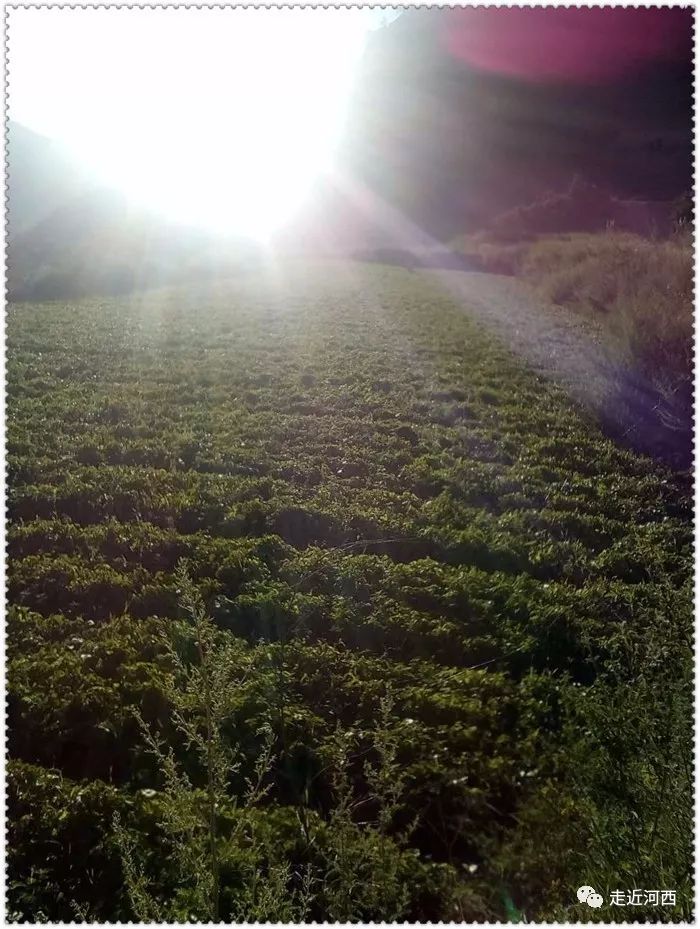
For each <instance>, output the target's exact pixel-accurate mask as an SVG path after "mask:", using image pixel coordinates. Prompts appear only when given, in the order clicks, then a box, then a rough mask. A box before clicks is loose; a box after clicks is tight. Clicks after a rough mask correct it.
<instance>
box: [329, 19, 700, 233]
mask: <svg viewBox="0 0 700 929" xmlns="http://www.w3.org/2000/svg"><path fill="white" fill-rule="evenodd" d="M610 16H613V17H615V20H616V22H615V23H614V24H613V23H611V21H610ZM613 25H614V28H612V27H613ZM580 35H583V36H584V41H583V48H581V42H580V41H579V42H578V45H577V44H576V43H577V36H580ZM575 52H576V53H577V54H578V68H579V72H581V69H582V67H583V66H584V65H585V66H586V67H587V68H588V69H589V70H588V71H583V72H581V73H579V72H572V70H571V69H570V68H569V70H567V66H568V64H569V59H573V57H574V53H575ZM584 52H585V54H582V53H584ZM489 54H490V60H489V57H488V56H489ZM546 67H548V68H549V69H550V71H549V72H547V73H544V74H543V73H538V72H537V68H539V69H540V71H541V70H542V69H544V68H546ZM594 67H597V68H598V71H599V73H598V74H597V75H596V73H594V72H593V68H594ZM556 68H558V69H559V72H560V73H559V74H557V73H554V72H555V70H556ZM528 69H529V71H530V74H529V75H528V74H527V71H528ZM518 72H520V73H518ZM589 72H590V73H589ZM692 73H693V72H692V11H691V10H688V9H679V8H675V9H671V8H667V9H656V10H653V9H649V10H641V9H633V8H630V9H617V10H616V11H610V10H585V9H581V10H576V9H567V10H559V11H555V10H553V9H551V8H548V9H540V10H538V9H516V8H495V7H494V8H476V7H475V8H467V9H443V10H438V9H421V10H409V11H406V12H404V13H403V15H402V16H400V17H399V18H398V19H397V20H395V21H394V22H392V23H390V24H389V25H387V26H385V27H384V28H382V29H378V30H376V31H375V32H374V33H373V34H372V35H371V37H370V41H369V44H368V46H367V49H366V51H365V54H364V57H363V60H362V62H361V65H360V67H359V69H358V75H357V81H356V86H355V91H354V94H353V99H352V102H351V108H350V113H349V116H348V124H347V137H346V143H345V146H344V148H343V153H342V154H343V167H344V171H345V173H346V174H347V175H348V176H351V177H353V178H354V179H355V180H356V181H358V182H360V183H362V184H365V185H367V186H368V187H369V188H370V189H371V190H372V191H374V192H375V193H376V194H378V195H379V196H381V197H382V198H383V199H384V200H385V201H386V202H387V203H388V204H390V205H391V206H392V207H394V208H396V209H397V210H399V211H400V212H401V214H402V215H403V216H405V217H406V218H407V219H408V220H410V221H411V222H413V223H415V224H416V225H418V226H419V227H420V228H422V229H423V230H425V231H426V232H429V233H432V234H433V235H435V236H436V237H440V238H443V239H447V238H450V237H451V236H452V235H454V234H455V233H460V232H467V231H474V230H477V229H480V228H483V227H484V226H486V225H488V224H489V223H490V221H491V220H492V219H493V218H494V217H495V216H497V215H498V214H500V213H503V212H505V211H507V210H510V209H513V208H515V207H517V206H519V205H520V204H524V203H532V202H533V201H535V200H538V199H539V198H541V197H542V196H543V195H544V194H545V193H546V192H547V191H550V190H558V191H564V190H566V188H567V186H568V184H569V183H570V181H571V178H572V177H573V176H574V175H576V174H579V175H582V176H583V177H585V178H586V179H587V180H588V181H590V182H591V183H593V184H595V185H597V186H599V187H601V188H604V189H606V190H608V191H610V192H611V194H612V195H613V196H615V197H617V198H619V199H622V200H648V201H669V200H673V199H675V198H676V197H678V196H679V195H680V194H682V193H683V191H685V190H689V189H691V187H692V153H693V136H692Z"/></svg>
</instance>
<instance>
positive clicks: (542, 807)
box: [7, 265, 692, 921]
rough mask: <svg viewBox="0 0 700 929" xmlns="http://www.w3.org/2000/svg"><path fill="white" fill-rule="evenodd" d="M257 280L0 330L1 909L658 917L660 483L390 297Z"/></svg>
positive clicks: (533, 383)
mask: <svg viewBox="0 0 700 929" xmlns="http://www.w3.org/2000/svg"><path fill="white" fill-rule="evenodd" d="M277 271H278V273H279V274H280V275H283V277H281V278H279V277H278V278H274V277H272V276H261V275H252V276H251V278H250V280H239V281H237V282H236V283H234V284H228V285H226V286H223V285H222V286H221V288H219V287H202V288H199V289H192V290H189V291H188V290H173V291H162V292H159V293H152V294H150V295H149V296H148V297H147V298H146V297H142V296H139V297H134V298H133V299H132V298H130V299H122V300H112V299H106V300H104V301H103V302H99V303H98V302H91V301H85V302H81V303H74V304H60V303H54V304H51V305H42V306H36V305H25V306H22V307H14V308H11V309H10V311H9V316H8V384H9V403H8V415H7V431H8V437H7V441H8V445H7V461H8V469H9V499H8V504H9V511H10V526H9V531H8V552H9V563H8V583H9V592H10V599H11V609H10V611H9V615H8V639H7V640H8V701H9V748H10V756H11V762H10V769H9V770H10V781H9V783H10V804H9V820H10V823H9V828H10V833H9V835H10V840H9V844H8V901H9V908H10V910H11V911H12V912H13V913H14V914H16V915H17V918H23V919H27V920H32V919H39V918H43V917H46V918H47V919H51V920H64V921H67V920H71V919H73V918H75V913H76V909H75V907H76V906H77V907H78V911H79V912H83V913H87V914H88V915H89V917H90V918H91V919H92V918H94V919H98V918H99V919H101V920H106V921H109V920H112V921H114V920H122V921H124V920H128V919H130V918H134V916H135V915H137V914H138V913H141V914H146V913H150V914H151V915H155V914H156V912H159V913H162V914H164V915H168V916H169V917H172V918H176V917H177V918H185V917H187V916H189V915H190V914H193V913H200V914H203V918H209V917H210V916H211V914H212V913H213V899H214V896H215V895H214V894H213V887H214V883H213V877H212V875H213V874H215V873H217V872H218V885H219V894H218V900H219V912H220V915H221V916H222V918H224V917H225V918H226V919H229V920H231V921H236V920H238V921H240V920H241V919H243V918H244V917H245V918H249V919H252V918H256V919H261V920H262V919H268V918H269V919H279V920H282V921H284V920H287V921H294V920H296V919H302V918H303V919H309V920H324V919H329V918H338V919H348V920H349V919H354V918H357V919H360V920H364V921H369V920H381V919H387V920H392V919H395V918H396V919H399V918H400V919H407V920H417V921H420V920H423V921H436V920H441V919H442V920H453V919H456V920H465V921H470V920H492V921H493V920H498V919H504V918H506V917H508V918H510V917H509V914H511V915H512V914H513V913H516V912H517V913H524V914H525V916H526V918H528V919H530V918H535V917H539V918H543V919H553V918H557V916H558V915H560V914H561V912H562V907H570V906H573V900H574V899H575V898H574V896H573V894H574V891H575V888H576V887H577V886H579V883H580V879H581V874H582V873H583V871H582V867H583V865H582V862H583V861H584V859H585V860H586V861H588V862H589V866H587V867H590V868H591V869H595V873H594V874H593V872H592V871H591V874H593V876H595V879H596V880H597V881H599V882H600V884H601V886H603V885H604V886H606V887H607V886H609V887H616V886H623V885H625V882H626V881H628V880H631V879H632V875H633V873H638V874H639V875H640V876H639V877H638V879H637V881H639V880H641V879H642V876H644V875H646V876H647V879H648V880H649V881H650V885H651V886H660V885H661V883H665V884H667V885H668V886H671V887H675V888H677V889H678V891H679V895H681V896H679V901H680V903H679V907H678V908H677V909H676V910H674V911H673V913H672V914H670V915H673V917H674V918H677V916H678V914H679V913H688V912H689V910H690V906H691V900H690V894H689V889H688V885H687V874H688V873H689V867H690V861H691V856H690V849H689V847H688V844H687V842H685V841H684V840H677V841H674V839H673V837H674V836H679V835H680V836H684V835H688V833H687V832H686V824H687V822H688V817H689V815H690V811H691V809H692V807H691V797H692V793H691V790H690V786H689V781H688V779H687V774H686V772H687V771H688V770H689V768H690V761H691V741H690V738H689V735H688V732H687V725H688V721H689V720H690V719H691V718H692V716H691V712H692V711H691V706H692V701H691V699H690V689H689V673H690V671H689V669H690V668H691V667H692V653H691V649H690V639H689V631H688V630H689V616H690V613H689V594H688V590H687V585H688V581H689V578H690V577H691V570H692V524H691V513H692V499H691V494H690V488H689V482H688V479H687V476H686V475H684V474H683V473H679V472H674V471H671V470H669V469H666V468H662V467H661V466H659V465H656V464H654V463H653V462H652V461H650V460H649V459H646V458H643V457H639V456H636V455H634V454H632V453H631V452H629V451H627V450H624V449H622V448H620V447H617V446H616V445H615V444H614V443H612V442H611V441H609V440H608V439H607V438H605V437H604V436H603V435H602V434H601V432H600V431H599V430H598V429H597V428H596V427H595V425H594V424H593V423H592V422H591V421H590V420H589V419H586V418H583V417H582V416H581V415H580V413H579V411H578V410H577V408H576V407H575V406H574V405H573V404H572V403H570V402H569V401H568V400H567V399H566V397H565V396H564V395H563V394H562V392H561V391H560V390H558V389H556V388H554V387H553V386H551V385H550V384H548V383H546V382H545V381H544V380H542V379H541V378H538V377H537V376H536V375H535V374H533V373H531V372H529V371H527V370H526V369H524V368H523V367H522V365H521V364H520V363H518V361H517V360H516V359H515V358H513V357H511V356H510V355H509V354H508V353H507V352H506V351H505V350H504V349H503V348H502V346H500V345H499V344H498V343H497V342H496V341H495V339H493V338H492V337H491V336H489V335H488V333H486V332H485V331H483V330H482V329H480V328H479V327H477V326H475V325H474V324H473V323H470V322H469V320H468V319H467V318H466V316H465V314H464V311H463V309H462V308H461V307H459V306H456V305H455V304H454V303H453V302H452V301H451V300H450V299H449V297H448V296H447V295H446V294H445V293H444V292H443V291H442V290H441V289H440V288H439V287H438V286H437V285H436V284H435V283H434V282H432V283H431V282H430V281H429V280H428V278H427V277H424V276H422V275H412V276H411V281H410V288H407V280H406V279H407V277H408V276H407V275H406V273H405V272H404V271H402V270H401V269H399V270H392V269H389V268H381V267H379V266H375V267H373V268H364V269H362V268H360V267H359V266H357V265H353V266H351V267H350V266H343V265H337V266H336V265H328V266H323V267H320V268H313V267H309V266H307V265H303V266H300V267H298V268H296V269H295V268H294V267H292V266H285V267H280V268H279V269H277ZM358 276H361V277H360V280H359V283H358ZM281 281H282V283H283V285H284V286H280V282H281ZM358 288H359V289H360V290H361V292H362V293H371V294H372V295H373V298H372V299H371V300H367V301H364V300H358V292H359V291H358ZM181 559H185V560H186V562H187V566H188V571H187V574H188V579H189V580H186V579H184V578H183V575H182V573H181V572H180V571H179V570H178V564H179V562H180V561H181ZM183 591H184V592H185V594H187V591H189V592H190V593H189V600H188V601H187V603H186V606H187V609H186V610H185V611H184V614H183V610H182V609H181V601H182V600H183ZM188 617H189V618H188ZM198 624H199V628H200V630H201V634H200V633H198V632H197V626H198ZM198 642H200V643H202V644H203V648H204V651H203V652H202V655H200V653H199V651H198V646H197V643H198ZM202 657H204V662H203V661H202ZM205 668H206V669H207V670H206V671H205V670H203V669H205ZM205 678H207V679H209V680H210V682H211V681H212V680H214V681H216V685H215V687H210V688H209V690H210V697H209V700H208V701H207V700H206V699H205V696H206V694H205V691H206V687H205V684H204V681H205ZM387 692H389V693H390V694H391V698H392V701H393V706H392V708H391V710H389V708H388V704H387V703H386V695H387ZM382 701H385V702H384V704H383V703H382ZM207 705H209V706H210V709H212V711H213V716H212V719H211V727H210V730H209V732H210V735H209V736H208V735H207V731H208V729H207V720H206V706H207ZM382 707H383V708H382ZM139 719H141V720H142V721H143V724H141V723H139V721H138V720H139ZM639 720H644V722H643V723H640V722H639ZM667 732H668V733H669V736H668V739H666V737H665V735H664V734H665V733H667ZM620 733H622V734H623V735H624V738H623V737H622V736H621V735H620ZM637 733H639V737H637ZM209 746H212V747H213V750H214V752H215V755H216V758H217V759H218V761H217V762H216V764H213V765H210V763H209V759H208V747H209ZM210 771H211V773H212V780H211V785H210V781H209V772H210ZM166 773H167V778H166V777H165V774H166ZM251 784H252V785H253V792H252V794H251V787H250V785H251ZM258 785H259V786H258ZM212 791H213V795H214V804H215V816H214V821H213V825H214V834H215V842H214V848H213V849H212V845H211V834H212V818H211V815H210V813H211V796H212ZM78 797H81V798H83V799H81V800H80V802H78V799H77V798H78ZM217 804H218V805H217ZM660 809H661V810H662V811H663V812H662V813H661V815H659V810H660ZM666 811H668V812H667V814H666ZM115 812H117V813H118V815H119V822H120V827H119V830H118V834H119V835H120V836H121V839H120V842H121V848H122V853H123V855H124V856H125V857H124V860H125V861H126V862H127V876H128V880H126V879H125V873H124V869H123V866H122V857H121V856H120V853H119V848H118V845H119V843H118V842H117V841H116V839H115V835H114V830H113V826H112V823H113V815H114V813H115ZM633 813H634V814H635V815H634V816H633V815H632V814H633ZM637 818H638V819H637ZM635 822H638V823H640V824H643V827H642V825H639V826H634V823H635ZM655 823H656V825H654V824H655ZM176 846H178V847H179V849H180V851H176ZM187 856H189V857H187ZM129 862H130V864H129ZM213 862H217V863H218V864H217V865H216V866H215V867H212V863H213ZM129 868H131V870H130V871H129ZM584 870H585V869H584ZM183 873H185V874H186V879H183ZM586 873H588V872H586ZM254 874H257V875H258V877H257V878H255V879H254V877H253V875H254ZM637 881H636V882H635V883H637ZM591 882H592V883H595V881H593V880H591ZM129 887H130V888H131V896H130V895H129V893H128V892H127V890H128V888H129ZM104 888H106V890H105V889H104ZM59 890H60V893H59ZM574 912H575V914H576V915H577V917H581V916H582V914H580V913H579V912H578V910H576V911H574V910H571V913H574ZM592 912H593V911H591V913H592ZM332 914H335V915H332ZM600 915H601V918H603V917H606V916H608V915H609V911H603V912H602V914H600ZM657 915H661V916H664V914H663V913H661V914H658V913H655V914H650V918H651V916H654V917H655V916H657ZM666 915H669V914H666ZM586 916H587V917H588V918H590V916H591V914H586ZM593 918H597V914H595V913H594V914H593Z"/></svg>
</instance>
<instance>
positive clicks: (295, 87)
mask: <svg viewBox="0 0 700 929" xmlns="http://www.w3.org/2000/svg"><path fill="white" fill-rule="evenodd" d="M39 19H40V20H41V23H39ZM368 22H369V20H368V16H367V11H366V10H365V11H362V10H359V9H351V10H346V9H308V8H307V9H286V10H285V9H280V10H269V9H254V8H246V9H241V8H238V9H235V8H234V9H231V8H228V9H207V10H188V9H183V8H180V9H160V10H153V9H150V10H149V9H122V10H119V9H111V10H110V9H107V10H106V9H92V10H90V9H75V8H74V9H67V8H64V9H59V8H54V9H41V10H32V9H23V10H22V9H16V10H14V11H12V15H11V19H10V28H9V36H10V50H11V51H10V72H11V81H10V83H11V95H10V100H11V112H10V116H11V118H13V119H16V120H17V121H18V122H22V123H24V124H25V125H27V126H29V128H31V129H34V130H35V131H37V132H41V133H43V134H44V135H48V136H50V137H52V138H55V139H58V140H59V141H61V142H62V143H63V144H64V145H65V146H67V147H68V148H69V149H72V150H73V151H74V152H75V153H76V154H77V155H78V156H79V157H80V158H81V159H82V160H83V161H84V162H85V163H86V164H87V165H88V166H89V167H90V168H91V169H93V170H94V172H95V173H96V174H98V175H99V176H100V177H101V178H102V179H104V180H105V181H107V182H108V183H110V184H113V185H114V186H118V187H119V188H121V189H122V190H123V191H125V192H126V193H127V194H128V195H129V197H130V199H132V200H133V201H134V202H136V203H138V204H140V205H142V206H144V207H147V208H151V209H155V210H158V211H159V212H162V213H164V214H166V215H168V216H169V217H171V218H172V219H174V220H177V221H182V222H186V223H193V224H197V225H201V226H206V227H208V228H211V229H216V230H221V231H225V232H231V233H242V234H246V235H251V236H254V237H257V238H265V237H266V236H267V235H268V234H269V233H271V232H272V231H273V230H274V229H275V228H276V227H278V226H279V225H280V224H281V223H282V222H284V220H285V219H286V218H287V217H288V216H289V215H290V213H291V212H292V211H293V210H294V207H295V206H296V205H297V204H298V203H299V202H300V200H301V199H302V198H303V196H304V193H305V191H306V190H307V189H308V186H309V185H310V183H311V182H312V181H313V179H314V177H315V176H316V175H317V174H318V173H319V172H320V171H322V170H323V169H324V167H326V166H327V165H328V164H329V163H330V161H331V160H332V157H333V151H334V147H335V145H336V143H337V141H338V138H339V135H340V132H341V130H342V126H343V119H344V115H345V111H346V107H347V102H348V97H349V92H350V90H351V86H352V78H353V70H354V67H355V64H356V62H357V60H358V57H359V55H360V53H361V51H362V47H363V44H364V39H365V36H366V33H367V30H368ZM39 65H40V66H39Z"/></svg>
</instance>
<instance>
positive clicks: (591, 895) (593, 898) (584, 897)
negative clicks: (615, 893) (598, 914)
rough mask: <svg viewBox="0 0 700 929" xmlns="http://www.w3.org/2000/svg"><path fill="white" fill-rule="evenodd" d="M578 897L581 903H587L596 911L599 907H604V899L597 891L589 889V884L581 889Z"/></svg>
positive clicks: (578, 891)
mask: <svg viewBox="0 0 700 929" xmlns="http://www.w3.org/2000/svg"><path fill="white" fill-rule="evenodd" d="M576 896H577V897H578V899H579V901H580V902H581V903H587V904H588V905H589V906H592V907H593V909H595V910H597V909H598V907H599V906H602V905H603V898H602V897H601V895H600V894H599V893H596V892H595V889H594V888H593V887H589V886H588V885H587V884H584V885H583V887H579V889H578V890H577V891H576Z"/></svg>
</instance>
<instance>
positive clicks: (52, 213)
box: [8, 123, 259, 300]
mask: <svg viewBox="0 0 700 929" xmlns="http://www.w3.org/2000/svg"><path fill="white" fill-rule="evenodd" d="M8 159H9V241H8V295H9V298H10V299H11V300H44V299H70V298H76V297H80V296H83V295H86V294H92V293H127V292H129V291H131V290H133V289H137V288H142V287H153V286H158V285H162V284H167V283H174V282H180V281H186V280H193V279H198V280H199V279H202V278H206V277H208V276H212V277H213V276H225V275H227V274H233V273H237V272H238V271H240V269H241V267H242V266H244V267H247V266H248V265H249V264H250V263H251V262H254V261H257V260H258V258H259V249H258V248H257V247H256V246H255V245H253V244H252V243H250V242H248V241H246V240H242V239H240V238H239V237H226V236H219V235H216V236H215V235H209V234H207V233H206V232H203V231H202V230H198V229H192V228H189V227H187V226H184V225H178V224H176V223H171V222H169V221H167V220H165V219H163V218H162V217H161V216H158V215H155V214H154V213H149V212H147V211H145V210H142V209H137V208H134V207H133V206H130V205H129V203H128V202H127V199H126V197H125V196H124V195H123V194H121V193H119V192H118V191H115V190H112V189H109V188H106V187H105V186H104V185H100V184H99V183H98V182H97V181H96V180H95V179H94V178H93V177H91V176H90V174H89V173H88V172H87V171H86V170H85V168H84V167H83V166H81V165H79V164H78V163H76V162H75V161H73V160H71V159H70V158H69V157H68V156H67V155H66V154H65V153H64V152H62V151H61V150H60V149H59V148H58V146H56V145H55V144H54V143H52V142H51V141H50V140H48V139H45V138H44V137H42V136H40V135H37V134H36V133H34V132H32V131H31V130H29V129H26V128H25V127H24V126H21V125H19V124H17V123H11V124H10V127H9V142H8Z"/></svg>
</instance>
